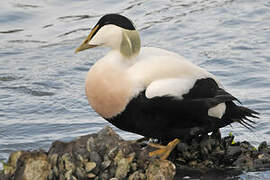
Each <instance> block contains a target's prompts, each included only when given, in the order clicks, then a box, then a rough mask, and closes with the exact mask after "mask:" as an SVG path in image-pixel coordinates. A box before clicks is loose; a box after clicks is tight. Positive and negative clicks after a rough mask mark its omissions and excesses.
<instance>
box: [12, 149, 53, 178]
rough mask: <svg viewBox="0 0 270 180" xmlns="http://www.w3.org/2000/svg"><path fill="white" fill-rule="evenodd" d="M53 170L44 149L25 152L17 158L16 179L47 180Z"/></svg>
mask: <svg viewBox="0 0 270 180" xmlns="http://www.w3.org/2000/svg"><path fill="white" fill-rule="evenodd" d="M50 171H51V165H50V164H49V162H48V157H47V154H46V153H44V152H43V151H33V152H23V153H22V154H21V156H20V157H19V158H18V160H17V168H16V171H15V173H14V179H31V180H47V178H48V176H49V174H50Z"/></svg>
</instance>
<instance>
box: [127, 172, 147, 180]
mask: <svg viewBox="0 0 270 180" xmlns="http://www.w3.org/2000/svg"><path fill="white" fill-rule="evenodd" d="M145 179H146V176H145V174H143V173H141V172H140V171H135V172H134V173H133V174H131V175H130V176H129V177H128V180H145Z"/></svg>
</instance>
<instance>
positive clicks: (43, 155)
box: [0, 127, 270, 180]
mask: <svg viewBox="0 0 270 180" xmlns="http://www.w3.org/2000/svg"><path fill="white" fill-rule="evenodd" d="M150 151H153V147H149V146H148V145H147V143H145V142H139V141H124V140H123V139H122V138H121V137H120V136H119V135H118V134H116V133H115V131H113V130H112V129H111V128H110V127H105V128H104V129H102V130H101V131H99V132H98V133H94V134H90V135H86V136H81V137H79V138H77V139H75V140H73V141H71V142H61V141H55V142H53V143H52V146H51V148H50V149H49V151H48V152H45V151H42V150H39V151H32V152H30V151H17V152H14V153H12V154H11V155H10V157H9V160H8V162H7V163H4V170H3V171H2V172H1V173H0V179H16V180H17V179H24V180H28V179H31V180H32V179H40V180H43V179H44V180H47V179H48V180H58V179H59V180H80V179H81V180H86V179H93V180H108V179H111V180H121V179H127V180H146V179H149V180H158V179H165V180H170V179H179V178H181V177H184V176H191V177H192V176H193V177H194V176H195V177H196V176H197V177H200V178H201V177H207V176H211V175H212V177H217V174H221V175H222V176H234V175H238V174H240V173H241V172H242V171H243V170H245V171H254V170H266V169H269V168H270V149H269V146H268V145H267V143H266V142H262V143H261V144H260V145H259V147H258V149H256V148H255V147H253V146H252V145H251V144H250V143H248V142H234V137H233V136H232V135H229V136H227V137H224V138H222V139H221V138H220V137H215V136H204V137H199V138H196V139H192V140H191V141H190V142H180V143H179V144H178V145H177V147H176V148H175V150H174V151H173V152H172V154H171V155H170V157H169V159H168V160H160V159H158V158H155V157H149V156H148V153H149V152H150ZM202 179H203V178H202ZM206 179H207V178H206Z"/></svg>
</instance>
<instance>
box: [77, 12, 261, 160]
mask: <svg viewBox="0 0 270 180" xmlns="http://www.w3.org/2000/svg"><path fill="white" fill-rule="evenodd" d="M99 46H103V47H109V48H110V51H109V52H108V53H107V54H106V55H105V56H104V57H102V58H101V59H99V60H97V61H96V62H95V63H94V65H92V67H91V68H90V70H89V72H88V73H87V76H86V81H85V93H86V97H87V99H88V102H89V104H90V105H91V107H92V108H93V109H94V110H95V111H96V112H97V113H98V114H99V115H100V116H101V117H103V118H104V119H105V120H107V121H108V122H110V123H111V124H113V125H114V126H116V127H117V128H119V129H122V130H124V131H128V132H132V133H135V134H139V135H142V136H143V137H146V138H151V139H158V140H160V141H161V142H168V144H167V146H166V145H165V146H161V145H160V146H158V145H156V147H157V146H158V147H159V149H158V150H156V151H153V152H150V153H149V156H158V157H160V158H161V159H166V158H167V157H168V156H169V154H170V152H171V151H172V150H173V149H174V148H175V146H176V145H177V144H178V143H179V142H180V140H181V139H182V140H187V139H192V138H194V137H198V136H202V135H205V134H208V133H215V132H219V129H220V128H223V127H225V126H227V125H230V124H232V123H235V122H237V123H240V124H242V125H243V126H244V127H246V128H248V129H252V128H254V124H255V123H256V122H255V121H254V120H253V118H258V114H259V113H258V112H256V111H254V110H251V109H249V108H247V107H244V106H242V104H241V102H240V101H239V100H238V99H237V98H236V97H234V96H233V95H231V94H230V93H229V92H228V91H226V90H225V88H224V86H223V85H222V84H221V82H220V81H219V80H218V79H217V78H216V77H215V76H214V75H213V74H211V73H210V72H208V71H207V70H205V69H203V68H201V67H199V66H197V65H195V64H193V63H191V62H190V61H188V60H187V59H186V58H184V57H183V56H181V55H180V54H178V53H175V52H171V51H168V50H164V49H160V48H155V47H141V39H140V35H139V32H138V30H137V29H136V27H135V25H134V23H133V22H132V21H131V20H130V19H129V18H127V17H125V16H123V15H120V14H106V15H104V16H102V17H101V18H100V19H99V21H98V22H97V24H96V25H95V26H94V27H93V28H92V30H91V32H90V34H89V35H88V36H87V38H86V39H85V40H84V41H83V42H82V44H81V45H80V46H79V47H78V48H77V49H76V50H75V53H78V52H80V51H84V50H87V49H91V48H94V47H99ZM153 146H154V145H153Z"/></svg>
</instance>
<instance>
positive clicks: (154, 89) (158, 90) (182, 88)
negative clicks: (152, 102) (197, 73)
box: [145, 78, 195, 99]
mask: <svg viewBox="0 0 270 180" xmlns="http://www.w3.org/2000/svg"><path fill="white" fill-rule="evenodd" d="M194 84H195V79H188V78H168V79H161V80H156V81H153V82H152V83H151V84H150V85H149V86H148V87H147V88H146V92H145V95H146V97H147V98H153V97H157V96H166V95H169V96H173V97H176V98H178V99H183V95H184V94H187V93H188V92H189V90H190V89H191V88H192V87H193V85H194Z"/></svg>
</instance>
